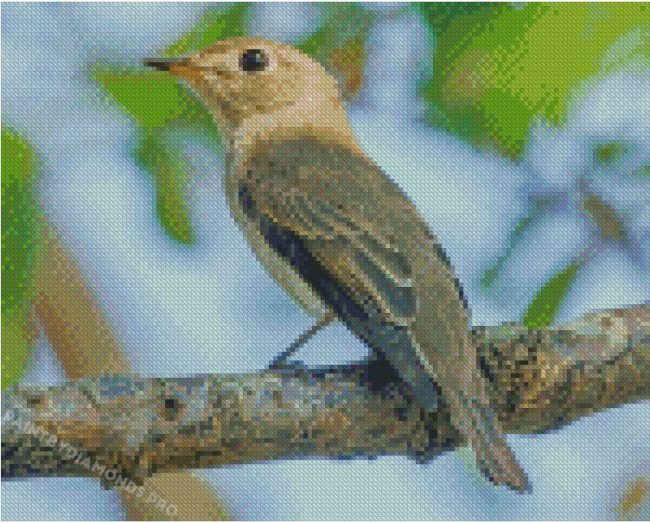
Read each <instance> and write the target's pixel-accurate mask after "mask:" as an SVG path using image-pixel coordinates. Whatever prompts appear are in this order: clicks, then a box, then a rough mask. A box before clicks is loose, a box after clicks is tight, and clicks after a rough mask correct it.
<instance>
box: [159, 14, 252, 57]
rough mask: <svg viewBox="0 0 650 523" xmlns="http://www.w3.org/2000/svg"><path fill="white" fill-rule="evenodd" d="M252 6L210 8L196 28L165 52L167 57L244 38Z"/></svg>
mask: <svg viewBox="0 0 650 523" xmlns="http://www.w3.org/2000/svg"><path fill="white" fill-rule="evenodd" d="M249 7H250V4H245V3H237V4H235V5H234V6H232V7H230V8H228V9H227V10H225V11H222V10H219V9H214V8H210V9H208V10H207V11H206V13H205V15H204V16H203V18H202V19H201V20H200V21H199V23H198V24H196V26H194V28H193V29H192V30H191V31H190V32H189V33H187V34H186V35H184V36H183V37H182V38H181V39H180V40H178V41H177V42H175V43H173V44H172V45H170V46H169V47H168V48H167V49H165V51H164V53H163V54H164V55H165V56H178V55H182V54H187V53H192V52H194V51H197V50H199V49H201V48H203V47H206V46H208V45H211V44H213V43H214V42H216V41H218V40H222V39H224V38H230V37H233V36H243V35H244V29H245V26H246V15H247V14H248V10H249Z"/></svg>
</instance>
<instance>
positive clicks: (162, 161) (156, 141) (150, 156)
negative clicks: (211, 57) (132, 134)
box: [136, 133, 195, 244]
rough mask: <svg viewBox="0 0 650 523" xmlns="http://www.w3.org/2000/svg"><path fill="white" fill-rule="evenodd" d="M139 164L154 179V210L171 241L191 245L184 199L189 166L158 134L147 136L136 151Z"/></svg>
mask: <svg viewBox="0 0 650 523" xmlns="http://www.w3.org/2000/svg"><path fill="white" fill-rule="evenodd" d="M136 158H137V159H138V161H139V162H140V164H141V165H142V166H143V167H144V168H145V169H147V170H148V171H149V172H151V173H153V175H154V177H155V179H156V210H157V212H158V216H159V217H160V219H161V221H162V225H163V227H165V230H166V231H167V233H168V234H170V235H171V236H172V238H174V239H176V240H177V241H179V242H181V243H185V244H192V243H194V240H195V238H194V233H193V231H192V224H191V222H190V210H189V206H188V204H187V199H186V198H185V192H186V187H187V183H188V179H189V174H188V173H189V167H188V165H187V163H186V162H185V161H183V157H182V155H181V154H180V153H178V152H176V151H175V150H174V148H173V147H172V146H171V145H170V144H169V143H166V142H164V141H163V140H162V138H161V136H160V133H146V134H145V136H144V138H143V139H142V140H141V141H140V144H139V146H138V149H137V151H136Z"/></svg>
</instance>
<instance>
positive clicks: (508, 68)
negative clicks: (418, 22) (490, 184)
mask: <svg viewBox="0 0 650 523" xmlns="http://www.w3.org/2000/svg"><path fill="white" fill-rule="evenodd" d="M421 9H422V11H423V13H424V15H425V17H426V19H427V20H428V21H429V23H430V24H431V26H432V28H433V29H434V31H435V34H436V44H435V54H434V74H433V78H432V80H431V81H430V83H429V84H428V85H426V86H425V87H424V88H423V94H424V97H425V99H426V100H427V101H428V103H429V104H430V109H431V110H430V116H431V119H432V121H433V123H435V124H436V125H440V126H443V127H445V128H447V129H450V130H452V131H454V132H456V133H458V134H459V135H461V136H462V137H463V138H465V139H468V140H471V141H473V142H475V143H479V144H490V145H493V146H496V147H497V148H498V149H500V150H501V151H502V152H504V153H505V154H507V155H509V156H511V157H517V156H519V155H520V154H521V152H522V149H523V146H524V144H525V141H526V139H527V136H528V130H529V128H530V125H531V124H532V123H533V121H534V120H535V119H537V118H540V117H543V118H545V119H546V120H547V121H548V122H549V123H551V124H554V125H557V124H560V123H562V121H563V119H564V116H565V113H566V107H567V102H568V100H569V97H570V94H571V92H572V90H573V89H576V88H578V87H580V86H581V84H582V83H583V81H584V80H586V79H587V78H589V77H591V76H593V75H596V74H598V73H600V72H601V71H602V64H603V59H604V58H605V56H606V54H607V53H608V52H609V51H610V50H611V48H612V46H613V45H614V43H615V42H617V41H618V39H619V38H620V37H621V36H622V35H625V34H627V33H630V32H631V31H634V30H639V28H644V27H647V26H648V17H649V14H650V6H648V5H647V4H624V3H617V4H613V3H609V4H603V3H599V4H589V3H559V4H558V3H553V4H549V3H532V4H525V5H520V4H519V5H511V4H485V5H482V6H464V7H461V8H459V9H458V10H457V11H454V12H452V11H451V10H450V9H451V8H446V7H443V6H440V7H437V6H431V5H428V4H424V5H423V6H422V7H421ZM643 30H644V31H645V29H643ZM637 41H638V39H637V40H635V42H637ZM619 45H622V44H619ZM623 47H625V46H624V45H623ZM628 47H629V46H628ZM637 47H638V46H637ZM626 49H627V48H626ZM635 49H636V47H635ZM638 55H639V53H638V52H636V51H635V52H633V53H632V54H630V53H629V52H627V51H625V52H619V53H617V54H616V53H615V56H614V55H612V56H610V57H609V58H608V60H609V62H616V63H618V62H620V61H621V60H624V59H628V58H629V57H630V56H634V57H637V56H638Z"/></svg>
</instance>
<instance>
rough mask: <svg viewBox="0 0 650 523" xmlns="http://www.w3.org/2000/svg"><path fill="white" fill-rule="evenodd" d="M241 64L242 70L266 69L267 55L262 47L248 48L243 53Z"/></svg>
mask: <svg viewBox="0 0 650 523" xmlns="http://www.w3.org/2000/svg"><path fill="white" fill-rule="evenodd" d="M239 65H240V67H241V69H242V71H248V72H255V71H264V68H265V67H266V66H267V60H266V55H265V54H264V52H263V51H262V50H261V49H248V50H246V51H245V52H244V54H242V55H241V59H240V64H239Z"/></svg>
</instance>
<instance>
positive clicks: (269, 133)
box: [152, 38, 528, 491]
mask: <svg viewBox="0 0 650 523" xmlns="http://www.w3.org/2000/svg"><path fill="white" fill-rule="evenodd" d="M152 65H154V66H156V67H158V68H165V69H168V70H169V71H170V72H171V73H172V74H176V75H177V76H180V77H182V78H184V79H185V80H186V81H187V82H188V83H189V84H190V86H191V87H192V88H193V89H194V90H195V91H196V92H197V93H198V95H199V96H200V97H201V98H202V100H203V101H204V102H205V103H206V105H207V107H208V108H209V109H210V110H211V111H212V112H213V114H214V115H215V118H216V119H217V121H218V123H219V124H220V125H221V126H222V129H223V130H224V132H225V135H226V138H227V140H228V142H229V146H230V147H229V156H228V172H227V176H226V192H227V195H228V199H229V202H230V205H231V209H232V212H233V216H234V218H235V219H236V220H237V221H238V223H240V225H241V226H242V229H243V230H244V232H245V234H246V236H247V238H248V239H249V241H250V243H251V245H252V246H253V248H254V250H255V252H256V254H257V255H258V257H259V259H260V260H261V261H262V263H264V265H265V266H266V267H267V268H268V269H269V271H270V273H271V274H272V275H273V276H274V277H275V278H276V280H278V282H279V283H280V284H281V285H282V286H283V287H284V288H285V289H286V290H287V291H288V292H289V293H290V294H291V295H292V296H294V298H295V299H296V300H297V301H298V302H299V303H300V304H302V305H303V306H304V307H305V308H306V309H307V310H308V311H310V312H311V313H312V314H314V315H317V316H318V315H322V314H325V313H327V312H329V311H334V313H335V314H336V315H337V317H338V318H339V319H340V320H341V321H342V322H343V323H344V324H345V325H346V326H347V327H348V328H349V330H350V331H352V332H353V333H354V334H355V335H356V336H358V337H359V338H361V339H362V340H363V341H364V342H365V343H366V344H367V345H369V346H370V347H371V348H372V349H373V350H375V351H378V352H379V353H381V355H382V356H383V357H384V359H385V360H387V361H388V362H389V363H390V365H391V366H392V367H393V368H394V369H395V370H396V371H397V373H398V375H399V376H400V377H401V378H402V379H403V380H405V381H406V382H407V383H409V385H410V386H411V388H412V390H413V392H414V396H415V398H416V399H417V401H418V402H419V403H420V405H421V406H422V407H423V408H424V409H426V410H428V411H432V410H435V408H436V405H437V401H438V397H437V389H436V385H437V386H438V387H439V388H440V391H441V392H442V399H443V401H445V402H446V403H447V404H448V405H449V407H450V412H451V416H452V421H453V423H454V424H455V426H456V427H457V428H458V429H459V430H460V431H461V432H462V433H463V434H465V435H466V437H467V439H468V442H469V443H470V445H471V446H472V448H473V449H474V451H475V454H476V459H477V463H478V465H479V467H480V468H481V469H482V471H483V472H484V474H485V475H486V476H487V477H488V478H490V480H491V481H492V482H494V483H495V484H497V485H508V486H510V487H511V488H513V489H516V490H520V491H521V490H525V489H527V488H528V482H527V478H526V475H525V473H524V472H523V470H522V469H521V467H520V466H519V464H518V463H517V461H516V460H515V458H514V456H513V454H512V452H511V451H510V449H509V448H508V446H507V444H506V442H505V439H504V438H503V436H502V434H501V428H500V425H499V422H498V420H497V419H496V417H495V416H494V415H493V413H492V410H491V408H490V405H489V400H488V396H487V393H486V389H485V383H484V380H483V377H482V376H481V374H480V372H479V370H478V364H477V358H476V353H475V350H474V348H473V346H472V344H471V343H470V341H469V338H468V334H467V330H468V313H467V310H466V304H465V302H464V299H463V296H462V291H461V288H460V285H459V283H458V280H457V279H456V277H455V275H454V273H453V270H452V268H451V265H450V264H449V262H448V260H447V258H446V256H445V254H444V251H443V249H442V248H441V246H440V244H439V243H438V241H437V239H436V237H435V236H434V235H433V234H432V233H431V232H430V230H429V228H428V226H427V224H426V222H425V221H424V220H423V218H422V216H421V215H420V213H419V212H418V211H417V209H416V208H415V207H414V206H413V204H412V203H411V202H410V201H409V199H408V198H407V196H406V195H405V194H404V193H403V192H402V191H401V190H400V189H399V187H397V185H396V184H395V183H394V182H392V181H391V180H390V179H389V178H388V177H387V176H386V175H385V174H384V173H383V172H382V171H381V169H380V168H379V167H378V166H377V165H375V164H374V163H373V162H372V161H371V160H370V159H369V158H368V157H367V156H366V155H365V154H364V153H363V151H362V150H361V148H360V147H359V145H358V143H357V141H356V139H355V138H354V135H353V134H352V131H351V130H350V127H349V124H348V122H347V117H346V114H345V110H344V108H343V106H342V103H341V101H340V98H339V95H338V91H337V86H336V82H335V81H334V79H333V78H332V77H330V76H329V75H328V74H327V73H326V72H325V70H324V69H323V68H322V67H321V66H320V65H319V64H317V63H316V62H314V61H313V60H311V59H310V58H309V57H308V56H306V55H304V54H302V53H300V52H299V51H297V50H296V49H293V48H291V47H289V46H285V45H281V44H277V43H275V42H270V41H266V40H261V39H256V38H235V39H230V40H225V41H223V42H219V43H217V44H215V45H214V46H212V47H209V48H207V49H205V50H203V51H201V52H199V53H197V54H196V55H193V56H190V57H188V58H187V59H184V60H181V61H176V62H174V63H173V64H169V65H168V66H166V67H165V66H163V67H161V66H160V62H156V63H155V64H154V63H152ZM434 384H435V385H434Z"/></svg>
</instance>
